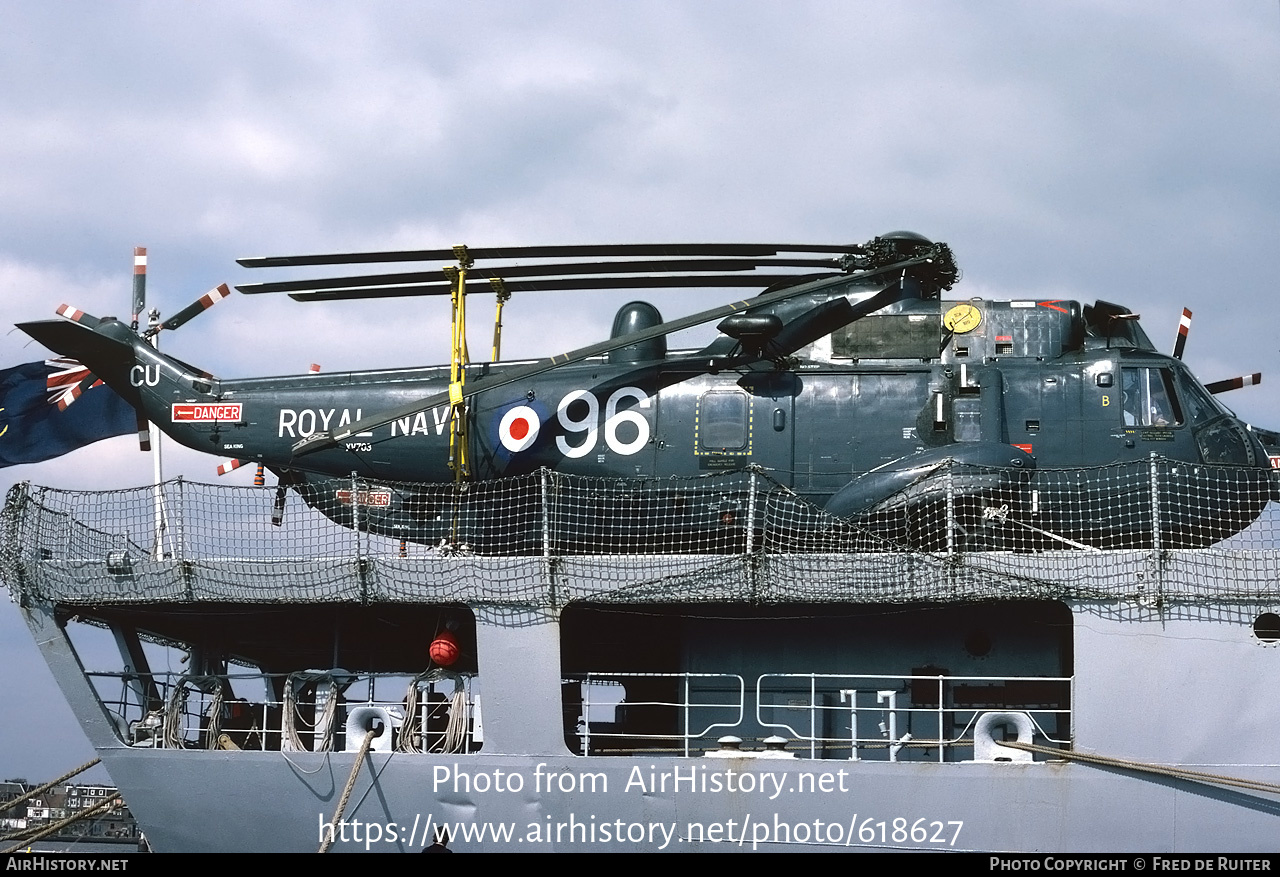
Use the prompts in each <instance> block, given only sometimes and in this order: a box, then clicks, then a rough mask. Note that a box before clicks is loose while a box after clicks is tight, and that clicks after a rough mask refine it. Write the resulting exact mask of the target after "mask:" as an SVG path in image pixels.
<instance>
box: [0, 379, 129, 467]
mask: <svg viewBox="0 0 1280 877" xmlns="http://www.w3.org/2000/svg"><path fill="white" fill-rule="evenodd" d="M101 383H102V382H101V381H100V380H98V379H97V378H96V377H94V376H93V375H92V374H90V372H89V370H88V369H86V368H85V367H84V366H83V365H81V364H80V363H78V362H76V361H74V360H70V359H49V360H45V361H43V362H28V363H24V364H23V365H18V366H14V367H13V368H7V369H0V467H4V466H14V465H17V464H19V463H38V462H40V461H41V460H49V459H52V458H53V457H58V456H61V455H62V454H65V453H67V452H69V451H73V450H75V449H76V448H79V447H83V446H84V445H87V444H91V443H93V442H96V441H98V440H100V439H104V438H110V437H111V436H116V435H128V434H129V433H131V432H135V431H142V430H141V428H140V425H139V417H138V414H137V412H135V411H134V410H133V408H132V407H131V406H130V405H129V403H128V402H126V401H125V400H124V399H122V398H120V396H119V395H117V394H116V392H115V391H114V390H112V389H111V388H110V387H103V388H102V389H100V390H96V391H94V392H92V393H88V392H87V391H88V390H89V389H91V388H93V387H96V386H98V385H99V384H101ZM77 399H78V400H79V404H78V405H76V406H75V407H74V408H71V407H69V406H70V405H71V403H72V402H75V401H76V400H77ZM142 427H145V422H143V424H142Z"/></svg>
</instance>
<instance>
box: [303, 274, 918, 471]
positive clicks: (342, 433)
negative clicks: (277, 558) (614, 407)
mask: <svg viewBox="0 0 1280 877" xmlns="http://www.w3.org/2000/svg"><path fill="white" fill-rule="evenodd" d="M929 261H930V260H929V258H927V257H925V258H917V259H909V260H904V261H902V262H897V263H894V264H892V265H887V266H884V267H883V268H879V269H876V270H874V271H871V272H868V273H867V274H862V275H858V276H857V277H855V278H849V279H851V280H865V279H866V278H868V277H872V276H876V275H880V274H888V273H890V272H892V273H898V272H900V271H904V270H905V269H907V268H909V267H912V266H914V265H921V264H924V263H926V262H929ZM840 282H849V281H848V280H846V279H845V278H843V277H842V278H840ZM830 285H833V283H832V282H831V281H830V280H828V281H827V282H825V283H823V282H817V283H804V284H800V285H798V286H794V287H789V288H787V289H781V290H777V291H775V292H770V293H765V294H762V295H759V296H757V297H756V298H755V299H753V300H751V301H738V302H733V303H732V304H728V305H722V306H721V307H717V308H712V309H711V310H708V311H702V312H700V313H697V314H692V315H690V316H688V317H683V318H681V319H678V320H672V321H671V322H668V323H663V324H661V325H659V326H655V327H653V328H652V329H646V330H644V331H641V332H633V333H631V334H629V335H623V336H620V337H618V338H611V339H609V340H607V341H601V342H598V343H596V344H590V345H588V346H586V347H580V348H578V349H577V350H571V351H569V352H568V353H562V354H559V355H557V356H553V357H550V358H549V359H544V360H540V361H538V362H536V363H532V364H530V365H527V366H524V367H522V368H515V369H511V370H510V371H505V372H501V373H499V374H497V375H493V376H491V377H489V378H482V379H479V380H476V381H475V382H473V383H471V384H469V385H468V387H467V390H466V392H465V394H464V398H469V397H471V396H474V395H476V394H477V393H481V392H485V391H487V390H492V389H496V388H498V387H504V386H507V385H508V384H513V383H517V382H519V381H524V380H528V379H530V378H533V377H537V376H538V375H540V374H543V373H545V372H548V371H551V370H552V369H555V368H558V367H560V366H563V365H569V364H571V363H575V362H581V361H582V360H584V359H589V358H590V357H592V356H601V355H604V354H607V353H610V352H612V351H614V350H617V349H620V348H623V347H627V346H629V345H633V344H639V343H642V342H644V341H648V340H650V339H651V338H657V337H660V336H663V335H669V334H671V333H674V332H679V331H682V330H684V329H688V328H691V327H693V326H699V325H701V324H703V323H709V322H711V321H712V320H717V319H721V318H723V317H727V316H729V315H730V314H733V313H737V312H739V311H744V310H748V309H751V308H759V307H762V306H765V305H770V304H774V303H777V302H781V301H786V300H788V299H791V298H795V297H796V296H799V295H801V294H803V293H805V292H810V291H816V290H819V289H823V288H825V287H827V286H830ZM905 294H906V293H905V292H904V290H903V287H902V285H901V283H897V282H895V283H893V284H892V285H890V286H888V287H885V288H884V289H882V290H880V291H879V292H877V293H876V294H875V295H872V296H869V297H868V298H867V299H864V300H863V301H862V302H860V303H859V304H857V305H854V306H853V315H852V318H853V319H859V318H861V317H862V316H865V315H866V314H869V313H872V312H873V311H876V310H879V309H880V308H882V307H885V306H887V305H889V304H891V303H893V302H895V301H897V300H898V299H899V298H901V297H902V296H904V295H905ZM450 401H451V400H450V394H449V392H448V391H445V392H442V393H437V394H435V395H433V396H429V397H427V398H425V399H422V400H419V401H416V402H411V403H409V404H407V405H402V406H399V407H397V408H394V409H390V410H387V411H384V412H382V413H380V414H376V415H373V416H371V417H366V418H364V419H362V420H359V421H356V422H355V423H352V424H350V425H349V426H347V427H345V428H343V429H340V430H338V431H336V432H334V433H332V434H329V433H323V432H317V433H313V434H312V435H310V436H308V437H307V438H305V439H302V440H301V441H299V442H297V443H296V444H295V445H294V446H293V453H294V455H295V456H304V455H306V454H309V453H314V452H316V451H321V450H325V449H327V448H331V447H335V446H336V445H337V444H338V443H339V442H342V441H345V440H346V439H348V438H350V437H351V436H353V435H355V434H356V433H360V432H368V431H371V430H374V429H377V428H378V427H380V426H385V425H386V424H388V423H391V422H392V421H394V420H399V419H402V418H404V417H407V416H412V415H414V414H417V413H418V412H420V411H425V410H428V409H431V408H435V407H438V406H440V405H447V404H450Z"/></svg>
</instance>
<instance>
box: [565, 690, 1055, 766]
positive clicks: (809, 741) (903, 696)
mask: <svg viewBox="0 0 1280 877" xmlns="http://www.w3.org/2000/svg"><path fill="white" fill-rule="evenodd" d="M563 682H564V683H565V689H564V691H565V700H564V710H565V716H566V719H567V721H566V736H567V737H569V736H571V737H572V738H574V739H575V740H576V741H577V747H576V751H577V752H578V754H580V755H588V754H590V755H629V754H634V753H637V752H645V753H650V754H655V755H656V754H667V755H681V756H684V757H689V756H693V755H701V754H703V753H705V752H707V751H710V750H714V749H718V748H719V746H718V744H717V739H718V738H719V737H720V736H721V735H723V734H725V733H730V732H732V733H739V734H743V735H747V734H755V735H758V736H760V737H765V736H767V735H770V732H772V734H777V735H781V736H783V737H785V738H786V739H787V745H788V747H789V748H788V749H787V751H788V752H789V753H790V754H791V755H793V756H796V757H802V758H805V757H807V758H810V759H843V760H852V761H863V760H879V761H890V762H897V761H915V762H920V761H938V762H944V761H961V760H969V758H970V757H972V750H973V748H974V741H975V726H976V724H977V722H978V719H979V718H980V717H981V716H983V715H985V714H989V713H999V714H1008V713H1018V714H1021V715H1024V716H1026V718H1027V720H1028V722H1029V726H1030V727H1031V728H1032V730H1033V738H1034V739H1033V740H1027V741H1025V742H1035V743H1037V744H1040V745H1050V746H1060V747H1070V745H1071V741H1072V736H1073V734H1072V711H1071V703H1072V686H1073V683H1074V680H1073V678H1072V677H1043V676H949V675H948V676H922V675H884V674H834V673H766V674H763V675H761V676H759V677H758V678H757V679H756V682H755V686H754V691H753V694H754V701H755V702H754V724H751V723H748V722H747V721H746V715H747V709H746V707H747V704H748V701H747V698H746V691H745V686H744V684H743V679H742V677H741V676H738V675H736V674H731V673H587V674H575V675H571V676H567V677H565V679H564V680H563ZM573 686H577V688H576V689H575V688H573ZM663 743H666V744H669V745H667V746H662V745H660V744H663ZM797 744H798V745H797ZM759 745H762V744H758V743H753V744H748V746H747V749H746V750H745V751H747V752H748V753H749V752H750V751H751V749H752V747H756V746H759ZM962 752H963V755H964V757H961V754H962Z"/></svg>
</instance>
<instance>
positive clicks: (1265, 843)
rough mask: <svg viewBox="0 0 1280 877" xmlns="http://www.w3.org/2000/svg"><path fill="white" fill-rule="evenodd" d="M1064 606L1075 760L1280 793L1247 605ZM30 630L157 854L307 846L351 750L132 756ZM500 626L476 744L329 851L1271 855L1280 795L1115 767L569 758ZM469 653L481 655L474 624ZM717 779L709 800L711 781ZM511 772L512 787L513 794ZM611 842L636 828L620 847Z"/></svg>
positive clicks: (1269, 699)
mask: <svg viewBox="0 0 1280 877" xmlns="http://www.w3.org/2000/svg"><path fill="white" fill-rule="evenodd" d="M1072 609H1073V618H1074V649H1075V671H1076V680H1077V681H1076V685H1075V692H1074V695H1075V700H1074V704H1073V714H1074V723H1075V728H1074V732H1075V740H1074V742H1075V747H1076V748H1077V749H1079V750H1083V751H1088V752H1095V753H1101V754H1106V755H1109V756H1112V757H1116V758H1122V759H1131V760H1133V761H1134V762H1136V763H1141V764H1158V765H1172V766H1180V767H1184V768H1191V769H1194V770H1197V771H1204V772H1211V773H1215V774H1224V775H1230V776H1237V777H1246V778H1248V779H1250V780H1254V781H1259V782H1265V783H1271V784H1280V735H1277V734H1276V733H1275V727H1276V721H1277V718H1278V717H1280V715H1278V711H1277V701H1276V699H1275V698H1274V697H1273V696H1272V695H1271V694H1269V693H1268V690H1269V688H1270V686H1269V684H1268V683H1266V682H1265V681H1264V680H1268V679H1269V680H1274V679H1275V678H1276V677H1277V661H1278V660H1280V650H1278V649H1276V648H1274V647H1266V646H1262V645H1260V644H1259V643H1258V642H1257V641H1256V639H1254V638H1253V637H1252V636H1251V634H1250V632H1249V630H1248V625H1247V624H1242V623H1241V620H1242V619H1246V620H1247V619H1251V618H1252V617H1253V616H1254V614H1255V613H1256V611H1257V607H1256V605H1252V604H1249V605H1245V604H1240V605H1237V606H1234V607H1232V606H1227V605H1223V606H1220V607H1218V608H1217V609H1216V610H1215V611H1213V612H1208V613H1205V617H1202V618H1182V619H1176V618H1169V617H1167V616H1166V617H1161V615H1160V614H1159V613H1157V612H1154V611H1150V610H1140V609H1134V610H1131V611H1126V610H1124V609H1122V608H1120V607H1116V606H1113V605H1101V604H1095V605H1087V606H1086V605H1077V606H1074V607H1072ZM26 616H27V619H28V621H29V623H30V625H31V627H32V630H33V632H34V633H35V635H36V638H37V640H38V641H39V642H40V644H41V647H42V649H43V651H44V654H45V656H46V658H47V659H48V660H49V664H50V667H51V668H52V669H53V670H54V673H55V675H56V676H57V678H58V680H59V683H60V684H61V686H62V688H63V690H64V692H65V693H66V695H67V697H68V700H69V701H70V702H71V704H72V706H73V708H74V709H75V712H76V714H77V716H78V717H79V719H80V721H81V722H82V723H83V725H84V727H85V729H86V731H87V732H88V734H89V736H90V737H91V739H92V740H93V743H94V745H95V746H96V748H97V749H98V752H99V753H100V755H101V757H102V758H103V761H104V763H105V764H106V765H107V768H108V770H109V772H110V774H111V777H112V779H113V781H114V782H116V783H117V784H118V785H119V786H120V788H121V789H122V791H123V792H124V794H125V795H126V798H127V800H128V801H129V803H130V806H131V808H132V810H133V812H134V813H135V814H136V816H137V819H138V821H139V824H140V825H142V826H143V827H144V830H145V832H146V834H147V837H148V838H149V839H150V840H151V842H152V845H153V847H154V848H155V849H157V850H160V851H165V850H174V851H187V852H218V851H222V852H225V851H264V852H265V851H273V852H279V851H291V852H309V851H314V850H315V849H316V848H317V846H318V843H319V839H320V831H321V830H322V826H323V825H324V824H325V823H328V822H329V821H330V820H331V819H332V816H333V812H334V808H335V806H336V803H337V799H338V797H339V796H340V794H341V790H342V787H343V785H344V783H345V782H346V780H347V778H348V776H349V774H350V771H351V769H352V766H353V765H354V762H355V755H354V754H352V753H348V752H337V753H316V752H294V753H280V752H208V751H190V750H162V749H161V750H157V749H139V748H131V747H126V746H123V745H121V743H120V741H119V739H118V738H117V737H116V735H115V732H114V730H113V726H112V724H111V722H109V721H108V720H107V719H106V718H105V717H104V715H103V711H102V707H101V706H100V705H99V703H98V700H97V697H96V696H95V695H94V693H93V691H92V690H91V688H90V687H89V685H88V683H87V682H86V679H85V676H84V673H83V671H82V668H81V667H80V665H79V662H78V661H77V660H76V657H75V655H74V653H73V652H72V651H71V649H70V648H69V645H68V643H67V641H66V640H65V639H64V637H63V636H62V634H61V632H60V631H59V630H58V628H57V625H56V624H53V623H52V617H51V616H50V615H48V614H46V613H45V612H43V611H41V610H39V609H36V608H28V609H27V610H26ZM494 620H496V621H499V623H497V624H494V625H493V626H492V627H490V628H488V629H487V634H488V637H490V638H492V641H493V643H494V644H495V648H494V650H493V651H492V654H493V655H494V658H493V660H494V661H497V662H498V663H497V665H496V666H494V665H493V664H492V663H491V664H490V665H489V666H487V667H486V686H487V687H486V689H485V734H486V736H485V742H484V750H482V751H481V752H480V753H475V754H470V755H452V756H450V755H443V756H442V755H430V754H424V755H416V754H415V755H408V754H403V753H395V754H392V753H374V754H372V755H370V756H369V757H368V759H367V761H366V762H365V764H364V765H362V767H361V770H360V771H359V772H358V775H357V780H356V783H355V787H354V792H353V794H352V797H351V804H350V805H349V807H348V809H347V811H346V814H345V817H344V818H345V820H346V822H347V823H348V826H349V827H348V829H347V831H346V835H345V837H346V838H347V841H346V842H342V835H339V842H338V843H336V845H335V851H343V850H346V851H364V850H365V849H366V847H367V848H368V849H370V850H372V851H385V852H397V851H415V850H417V849H420V848H421V847H422V846H423V844H424V840H425V838H426V836H427V833H428V829H427V826H428V824H432V825H435V824H440V823H445V824H449V825H453V824H458V823H461V824H466V825H469V826H473V827H474V828H473V829H472V830H473V831H479V830H482V828H481V827H482V826H486V825H487V826H488V829H487V830H488V831H489V832H492V831H494V830H495V828H497V830H499V831H502V830H507V829H508V828H509V830H510V831H511V832H512V837H511V839H510V840H498V841H495V840H494V838H493V837H492V835H489V836H487V837H486V838H485V839H484V840H483V841H482V840H478V839H475V838H474V837H473V838H472V839H464V838H461V837H459V838H455V841H454V843H453V846H454V847H455V849H466V850H481V849H501V850H530V851H535V850H536V851H548V852H550V851H556V852H568V851H584V852H585V851H602V850H659V849H665V850H669V851H691V850H717V851H729V850H740V849H753V848H760V849H767V850H800V849H821V850H827V849H833V848H839V849H843V848H846V847H848V848H851V849H877V850H880V849H933V850H981V851H1011V852H1013V851H1016V852H1032V851H1037V852H1081V851H1095V852H1126V851H1136V852H1171V853H1172V852H1214V851H1216V852H1222V851H1260V852H1261V851H1273V850H1274V849H1275V836H1276V834H1275V833H1276V830H1277V826H1278V825H1280V822H1278V820H1280V796H1278V795H1276V794H1274V793H1263V792H1255V791H1247V790H1239V789H1232V788H1224V787H1221V786H1218V785H1214V784H1210V783H1206V782H1199V781H1191V780H1187V779H1177V778H1170V777H1163V776H1158V775H1153V774H1149V773H1140V772H1136V771H1130V770H1124V769H1119V768H1107V767H1097V766H1092V765H1088V764H1080V763H1067V762H1065V761H1050V762H1037V763H1031V764H1015V763H973V762H959V763H941V764H935V763H890V762H873V761H866V760H863V761H859V762H850V761H847V760H818V761H810V760H798V759H789V760H763V759H756V758H740V759H726V760H717V759H708V758H700V759H672V758H653V757H645V756H634V757H617V756H588V757H582V756H575V755H572V754H570V753H569V752H568V750H567V748H566V745H565V741H564V738H563V734H562V733H561V729H560V716H559V708H558V697H557V692H558V690H559V687H560V678H559V672H558V665H559V648H558V644H557V643H556V642H555V634H556V632H557V631H556V628H557V625H556V623H555V621H554V619H550V618H547V619H543V623H541V624H532V625H529V626H525V627H518V628H511V627H508V626H506V624H505V622H503V621H501V619H494ZM480 639H481V644H482V654H483V653H484V651H485V650H484V649H483V645H484V642H485V639H486V625H485V624H483V623H482V624H481V625H480ZM490 667H492V669H490ZM488 680H493V683H492V684H489V681H488ZM504 680H505V681H504ZM728 773H734V774H737V775H739V776H740V775H741V774H754V775H755V779H753V780H752V781H751V782H750V783H748V782H745V781H742V780H741V778H739V781H738V783H737V785H736V786H735V790H734V791H730V790H728V789H727V788H726V787H725V786H726V785H727V783H726V782H725V778H726V777H727V775H728ZM715 774H719V776H720V777H721V786H720V788H719V789H718V790H717V789H716V788H715V787H714V786H710V785H709V784H710V783H712V782H714V780H712V779H711V777H712V776H713V775H715ZM551 775H563V776H568V777H573V778H574V780H573V786H574V787H575V788H574V791H572V792H561V791H560V790H559V787H560V786H561V785H563V783H564V780H562V779H556V780H553V779H551V778H550V776H551ZM591 775H595V776H594V777H592V776H591ZM766 775H767V778H766ZM515 776H519V777H520V785H521V786H522V788H521V789H520V790H519V791H512V790H511V789H510V788H509V787H510V786H512V785H514V784H515V783H514V781H513V779H512V778H513V777H515ZM495 777H499V779H498V780H497V781H495V779H494V778H495ZM501 777H505V778H507V785H506V786H502V785H501V779H500V778H501ZM677 777H684V779H682V780H677V779H676V778H677ZM690 778H693V779H690ZM468 782H470V784H471V787H470V790H468V788H467V784H468ZM535 782H538V783H539V784H540V785H542V790H541V791H538V790H537V789H535V787H534V784H535ZM664 782H665V784H666V788H665V790H664V789H661V788H659V785H660V784H662V783H664ZM553 783H554V784H555V785H554V786H553ZM698 784H701V785H702V788H693V786H696V785H698ZM482 785H483V787H484V790H483V791H480V789H481V787H482ZM779 785H780V786H781V789H782V791H780V792H779V791H778V788H779ZM590 786H594V787H595V788H594V790H592V788H590ZM748 786H753V787H754V788H751V789H750V790H745V787H748ZM549 789H550V790H549ZM802 789H803V791H801V790H802ZM895 820H905V822H897V823H896V824H895ZM356 823H359V825H357V824H356ZM371 823H376V824H377V825H378V826H379V828H378V829H377V836H376V839H371V838H373V835H372V834H371V832H373V831H374V830H373V829H371V828H370V827H369V826H370V824H371ZM956 823H961V824H960V825H957V824H956ZM393 824H394V826H395V827H394V828H392V825H393ZM574 826H576V828H575V827H574ZM504 827H506V828H504ZM897 827H900V828H901V829H902V831H897V832H896V834H895V828H897ZM912 828H916V829H917V830H916V832H915V838H914V840H913V839H912V837H911V829H912ZM904 831H905V832H906V834H905V837H904V834H903V832H904ZM392 832H394V833H395V835H396V837H395V839H394V840H393V839H391V834H392ZM620 832H627V833H628V834H624V839H623V840H620V841H619V840H616V839H614V836H615V835H617V834H618V833H620ZM655 832H656V833H655ZM922 832H923V833H924V836H925V837H926V839H925V840H924V841H923V842H922V841H921V840H920V838H921V836H922ZM557 833H558V834H557Z"/></svg>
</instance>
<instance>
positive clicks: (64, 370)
mask: <svg viewBox="0 0 1280 877" xmlns="http://www.w3.org/2000/svg"><path fill="white" fill-rule="evenodd" d="M44 364H45V365H47V366H48V367H49V368H50V372H49V377H48V378H46V379H45V387H46V389H47V390H48V391H49V404H50V405H52V404H54V403H57V405H58V410H59V411H66V410H67V406H68V405H70V404H71V403H72V402H74V401H76V400H77V399H79V398H80V394H81V393H83V392H84V391H85V390H92V389H93V388H94V387H101V386H102V381H101V379H99V378H94V380H93V383H91V384H89V386H87V387H82V386H81V384H83V383H84V382H85V381H86V380H87V379H88V378H90V377H92V375H91V373H90V371H89V370H88V369H87V368H85V367H84V366H83V365H81V364H80V363H78V362H76V361H75V360H74V359H67V358H65V357H58V358H57V359H46V360H45V361H44Z"/></svg>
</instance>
